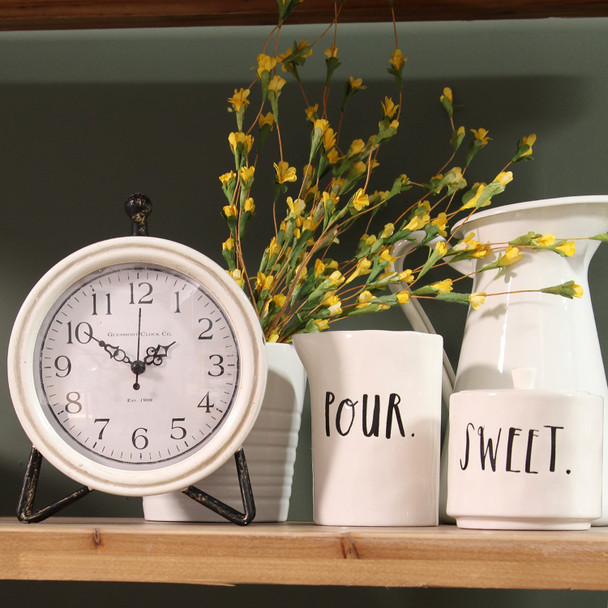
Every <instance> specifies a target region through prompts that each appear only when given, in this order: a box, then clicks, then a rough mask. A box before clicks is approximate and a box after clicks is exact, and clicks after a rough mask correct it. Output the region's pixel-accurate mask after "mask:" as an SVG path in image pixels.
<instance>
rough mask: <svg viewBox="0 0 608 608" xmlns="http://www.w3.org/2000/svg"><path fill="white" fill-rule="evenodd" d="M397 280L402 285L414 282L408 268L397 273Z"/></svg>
mask: <svg viewBox="0 0 608 608" xmlns="http://www.w3.org/2000/svg"><path fill="white" fill-rule="evenodd" d="M399 280H400V281H401V282H402V283H413V282H414V273H413V271H412V270H411V269H410V268H406V269H405V270H402V271H401V272H400V273H399Z"/></svg>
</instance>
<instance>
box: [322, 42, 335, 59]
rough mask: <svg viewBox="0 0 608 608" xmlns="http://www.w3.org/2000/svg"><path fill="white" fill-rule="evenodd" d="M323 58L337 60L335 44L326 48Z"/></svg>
mask: <svg viewBox="0 0 608 608" xmlns="http://www.w3.org/2000/svg"><path fill="white" fill-rule="evenodd" d="M324 53H325V57H327V59H331V58H332V57H333V58H334V59H337V58H338V47H337V46H336V45H335V44H332V45H331V46H330V47H328V48H326V49H325V51H324Z"/></svg>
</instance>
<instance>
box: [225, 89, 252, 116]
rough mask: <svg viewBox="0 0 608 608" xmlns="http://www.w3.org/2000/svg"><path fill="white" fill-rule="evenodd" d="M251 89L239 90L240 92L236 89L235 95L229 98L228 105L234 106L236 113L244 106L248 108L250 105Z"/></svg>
mask: <svg viewBox="0 0 608 608" xmlns="http://www.w3.org/2000/svg"><path fill="white" fill-rule="evenodd" d="M249 93H250V91H249V89H239V90H238V91H237V90H236V89H234V95H233V96H232V97H229V98H228V103H230V104H231V105H232V107H233V108H234V111H235V112H239V111H240V109H241V108H242V107H243V106H244V107H247V106H248V105H249V100H248V99H247V97H249Z"/></svg>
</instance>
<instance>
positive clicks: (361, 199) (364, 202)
mask: <svg viewBox="0 0 608 608" xmlns="http://www.w3.org/2000/svg"><path fill="white" fill-rule="evenodd" d="M351 203H352V206H353V207H354V208H355V209H356V210H357V211H361V210H362V209H363V208H364V207H367V206H368V205H369V197H368V196H367V194H365V190H363V188H359V190H357V192H355V195H354V196H353V198H352V201H351Z"/></svg>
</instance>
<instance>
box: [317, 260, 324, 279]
mask: <svg viewBox="0 0 608 608" xmlns="http://www.w3.org/2000/svg"><path fill="white" fill-rule="evenodd" d="M324 272H325V264H324V263H323V262H322V261H321V260H319V259H317V260H315V278H316V277H318V276H319V275H321V274H323V273H324Z"/></svg>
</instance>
